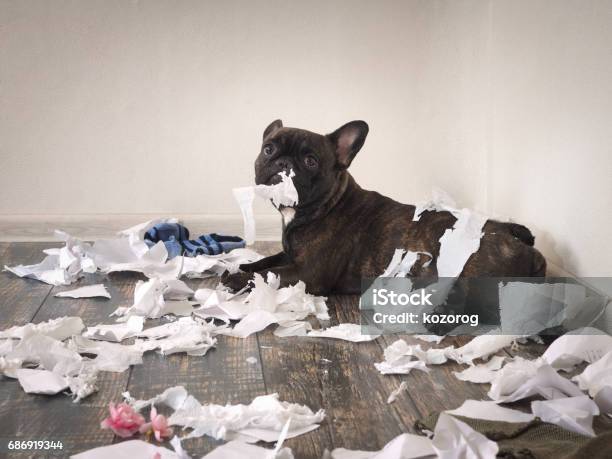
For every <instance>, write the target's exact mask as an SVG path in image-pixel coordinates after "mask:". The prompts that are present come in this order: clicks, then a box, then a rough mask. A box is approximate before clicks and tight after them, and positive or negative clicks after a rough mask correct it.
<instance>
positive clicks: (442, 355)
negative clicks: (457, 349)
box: [374, 339, 454, 374]
mask: <svg viewBox="0 0 612 459" xmlns="http://www.w3.org/2000/svg"><path fill="white" fill-rule="evenodd" d="M453 349H454V347H453V346H449V347H447V348H444V349H436V348H431V349H427V350H423V349H422V348H421V345H420V344H408V343H406V341H404V340H403V339H398V340H397V341H395V342H394V343H392V344H390V345H389V346H387V347H386V348H385V350H384V357H385V360H384V361H383V362H379V363H375V364H374V366H375V367H376V369H377V370H378V371H380V372H381V373H382V374H408V373H410V371H412V370H413V369H416V370H421V371H429V368H427V365H428V364H431V365H440V364H442V363H445V362H446V361H447V359H448V358H447V354H448V353H449V352H450V351H452V350H453Z"/></svg>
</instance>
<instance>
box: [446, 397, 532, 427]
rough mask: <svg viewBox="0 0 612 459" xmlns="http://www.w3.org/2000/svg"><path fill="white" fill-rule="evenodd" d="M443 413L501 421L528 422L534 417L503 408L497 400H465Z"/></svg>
mask: <svg viewBox="0 0 612 459" xmlns="http://www.w3.org/2000/svg"><path fill="white" fill-rule="evenodd" d="M445 413H448V414H452V415H453V416H463V417H464V418H472V419H484V420H486V421H503V422H529V421H532V420H533V419H534V418H535V416H534V415H533V414H530V413H523V412H522V411H518V410H512V409H510V408H504V407H502V406H499V405H498V404H497V402H491V401H488V400H466V401H465V402H463V404H462V405H461V406H460V407H459V408H455V409H454V410H446V411H445Z"/></svg>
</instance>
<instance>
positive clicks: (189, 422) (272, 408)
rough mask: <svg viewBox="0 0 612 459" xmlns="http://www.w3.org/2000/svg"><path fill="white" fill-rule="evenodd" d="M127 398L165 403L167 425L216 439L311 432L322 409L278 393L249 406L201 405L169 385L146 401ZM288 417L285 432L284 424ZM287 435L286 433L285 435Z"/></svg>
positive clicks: (272, 438)
mask: <svg viewBox="0 0 612 459" xmlns="http://www.w3.org/2000/svg"><path fill="white" fill-rule="evenodd" d="M124 396H125V398H126V400H127V401H128V402H129V403H130V404H132V406H134V409H136V410H139V409H142V408H144V407H146V406H149V405H151V404H165V405H167V406H169V407H170V408H172V409H173V410H174V412H173V413H172V415H171V416H170V417H169V418H168V421H169V423H170V425H175V426H182V427H183V428H188V429H193V430H192V431H191V433H190V434H189V435H188V436H187V438H193V437H201V436H202V435H208V436H211V437H213V438H216V439H226V440H231V439H234V438H240V439H243V440H244V439H246V440H249V441H250V442H254V441H258V440H262V441H265V442H274V441H278V440H279V438H281V434H282V435H283V436H286V438H293V437H296V436H298V435H302V434H304V433H307V432H310V431H311V430H314V429H316V428H318V427H319V424H320V423H321V422H322V421H323V419H324V417H325V412H324V411H323V410H319V411H317V412H316V413H315V412H313V411H312V410H311V409H310V408H308V407H307V406H304V405H299V404H297V403H288V402H281V401H279V400H278V394H270V395H264V396H260V397H256V398H255V399H253V401H252V402H251V403H250V404H249V405H225V406H222V405H215V404H201V403H200V402H199V401H198V400H196V399H195V398H194V397H192V396H191V395H188V393H187V391H186V390H185V389H184V388H183V387H181V386H177V387H171V388H169V389H166V390H165V391H164V392H163V393H162V394H160V395H158V396H156V397H153V398H152V399H149V400H134V399H133V398H132V397H131V396H130V394H129V393H126V394H124ZM289 419H291V425H290V428H289V430H288V431H287V432H283V427H284V426H285V424H286V423H287V421H288V420H289ZM285 434H286V435H285Z"/></svg>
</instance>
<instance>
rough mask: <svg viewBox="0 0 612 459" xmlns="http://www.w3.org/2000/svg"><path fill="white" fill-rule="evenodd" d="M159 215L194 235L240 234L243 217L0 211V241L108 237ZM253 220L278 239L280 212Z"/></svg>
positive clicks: (263, 233)
mask: <svg viewBox="0 0 612 459" xmlns="http://www.w3.org/2000/svg"><path fill="white" fill-rule="evenodd" d="M160 217H176V218H178V219H179V220H180V221H181V222H182V223H183V224H184V225H185V226H186V227H187V228H189V232H190V234H191V235H193V236H194V237H195V236H199V235H201V234H206V233H220V234H225V235H235V236H242V235H243V223H242V217H241V216H239V215H204V214H188V215H160V214H129V215H128V214H95V215H0V241H3V242H22V241H54V240H56V239H55V238H54V237H53V231H54V230H56V229H60V230H62V231H65V232H67V233H68V234H71V235H72V236H75V237H78V238H79V239H83V240H94V239H102V238H110V237H114V236H115V235H116V233H117V231H120V230H122V229H125V228H129V227H130V226H133V225H136V224H138V223H142V222H145V221H147V220H152V219H154V218H160ZM255 223H256V226H257V240H259V241H280V239H281V217H280V215H260V216H257V217H256V218H255Z"/></svg>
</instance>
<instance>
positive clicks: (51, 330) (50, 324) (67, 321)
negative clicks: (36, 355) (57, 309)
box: [0, 317, 85, 341]
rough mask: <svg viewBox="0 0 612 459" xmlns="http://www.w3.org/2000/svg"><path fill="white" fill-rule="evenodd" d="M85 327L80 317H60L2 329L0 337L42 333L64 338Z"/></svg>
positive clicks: (77, 332) (19, 336)
mask: <svg viewBox="0 0 612 459" xmlns="http://www.w3.org/2000/svg"><path fill="white" fill-rule="evenodd" d="M84 328H85V324H84V323H83V320H82V319H81V318H80V317H58V318H57V319H50V320H47V321H46V322H40V323H38V324H33V323H29V324H26V325H22V326H15V327H11V328H8V329H6V330H3V331H0V338H20V339H23V338H25V337H26V336H28V335H31V334H41V335H45V336H48V337H50V338H54V339H57V340H60V341H61V340H64V339H66V338H69V337H71V336H72V335H78V334H80V333H81V331H82V330H83V329H84Z"/></svg>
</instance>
